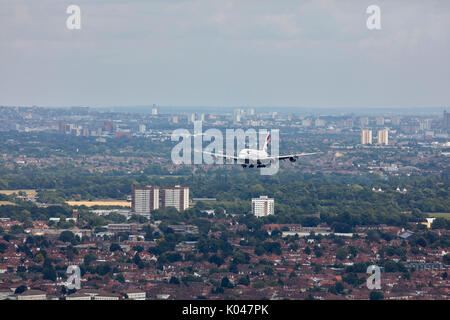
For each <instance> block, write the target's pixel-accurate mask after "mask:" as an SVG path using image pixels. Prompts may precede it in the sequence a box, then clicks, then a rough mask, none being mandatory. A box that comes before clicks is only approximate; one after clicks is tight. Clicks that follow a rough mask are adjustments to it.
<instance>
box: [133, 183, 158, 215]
mask: <svg viewBox="0 0 450 320" xmlns="http://www.w3.org/2000/svg"><path fill="white" fill-rule="evenodd" d="M131 200H132V209H133V212H135V213H137V214H144V215H147V214H150V212H151V211H153V210H156V209H159V188H158V187H150V186H147V187H133V191H132V194H131Z"/></svg>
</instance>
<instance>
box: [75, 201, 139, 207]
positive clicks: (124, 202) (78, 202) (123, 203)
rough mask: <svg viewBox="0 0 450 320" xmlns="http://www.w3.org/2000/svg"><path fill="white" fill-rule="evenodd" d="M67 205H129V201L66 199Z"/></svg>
mask: <svg viewBox="0 0 450 320" xmlns="http://www.w3.org/2000/svg"><path fill="white" fill-rule="evenodd" d="M66 203H67V204H68V205H69V206H86V207H93V206H112V207H131V202H128V201H126V200H97V201H66Z"/></svg>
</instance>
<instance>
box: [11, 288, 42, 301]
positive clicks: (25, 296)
mask: <svg viewBox="0 0 450 320" xmlns="http://www.w3.org/2000/svg"><path fill="white" fill-rule="evenodd" d="M17 300H47V294H46V293H45V292H44V291H41V290H34V289H33V290H27V291H25V292H24V293H22V294H20V295H18V296H17Z"/></svg>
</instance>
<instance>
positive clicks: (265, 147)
mask: <svg viewBox="0 0 450 320" xmlns="http://www.w3.org/2000/svg"><path fill="white" fill-rule="evenodd" d="M269 140H270V133H269V134H267V138H266V141H265V142H264V147H263V150H264V151H265V152H268V150H269V149H268V145H269Z"/></svg>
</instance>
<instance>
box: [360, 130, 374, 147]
mask: <svg viewBox="0 0 450 320" xmlns="http://www.w3.org/2000/svg"><path fill="white" fill-rule="evenodd" d="M361 144H372V130H363V131H361Z"/></svg>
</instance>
